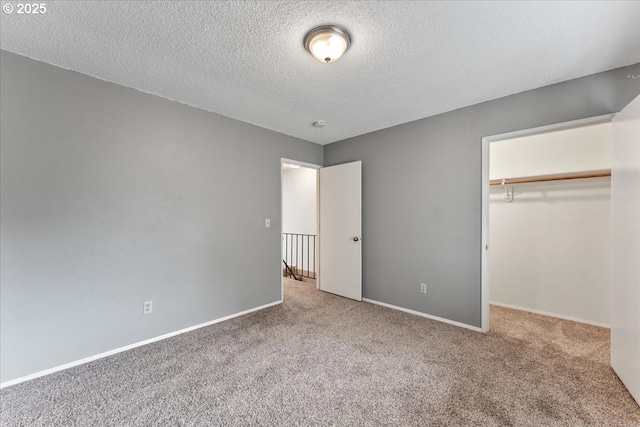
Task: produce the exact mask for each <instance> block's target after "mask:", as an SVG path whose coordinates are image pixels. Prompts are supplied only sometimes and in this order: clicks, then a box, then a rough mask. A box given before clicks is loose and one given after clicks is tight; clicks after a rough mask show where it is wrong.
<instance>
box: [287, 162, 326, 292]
mask: <svg viewBox="0 0 640 427" xmlns="http://www.w3.org/2000/svg"><path fill="white" fill-rule="evenodd" d="M319 169H320V166H318V165H313V164H309V163H304V162H299V161H295V160H289V159H282V161H281V203H282V218H281V231H280V232H281V246H282V249H281V254H282V256H281V258H282V261H281V271H282V274H281V276H282V279H281V282H282V283H283V282H284V280H285V278H289V279H293V280H296V281H300V282H305V283H307V284H309V285H310V286H315V287H316V288H319V274H318V272H319V266H320V265H319V264H320V263H319V261H320V260H319V259H318V258H319V257H318V248H319V244H320V239H319V236H318V231H319V220H318V199H319V197H318V170H319ZM281 289H282V298H283V300H284V285H283V284H282V285H281Z"/></svg>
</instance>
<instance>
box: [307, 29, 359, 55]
mask: <svg viewBox="0 0 640 427" xmlns="http://www.w3.org/2000/svg"><path fill="white" fill-rule="evenodd" d="M349 46H351V35H350V34H349V32H348V31H347V30H345V29H344V28H342V27H339V26H337V25H321V26H319V27H316V28H314V29H312V30H311V31H309V32H308V33H307V34H306V35H305V36H304V48H305V49H306V50H307V52H309V53H310V54H311V55H313V57H314V58H316V59H317V60H318V61H320V62H325V63H327V64H330V63H332V62H335V61H337V60H338V59H340V58H341V57H342V55H343V54H344V53H345V52H346V51H347V49H349Z"/></svg>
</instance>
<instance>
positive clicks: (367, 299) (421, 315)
mask: <svg viewBox="0 0 640 427" xmlns="http://www.w3.org/2000/svg"><path fill="white" fill-rule="evenodd" d="M362 301H364V302H369V303H371V304H376V305H381V306H383V307H387V308H392V309H394V310H398V311H404V312H405V313H409V314H415V315H416V316H420V317H426V318H427V319H431V320H436V321H438V322H442V323H448V324H450V325H454V326H458V327H460V328H465V329H471V330H472V331H476V332H482V330H481V329H480V328H478V327H476V326H471V325H467V324H466V323H460V322H456V321H455V320H449V319H445V318H444V317H438V316H432V315H431V314H426V313H421V312H419V311H415V310H410V309H408V308H403V307H398V306H396V305H391V304H387V303H386V302H380V301H376V300H372V299H369V298H362Z"/></svg>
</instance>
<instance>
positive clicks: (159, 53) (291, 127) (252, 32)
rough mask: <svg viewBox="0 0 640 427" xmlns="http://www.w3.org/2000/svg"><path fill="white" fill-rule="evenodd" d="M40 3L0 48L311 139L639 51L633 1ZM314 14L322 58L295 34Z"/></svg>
mask: <svg viewBox="0 0 640 427" xmlns="http://www.w3.org/2000/svg"><path fill="white" fill-rule="evenodd" d="M5 3H7V2H6V1H3V4H5ZM8 3H11V2H8ZM38 3H40V2H38ZM45 3H46V5H47V11H46V13H45V14H41V15H24V14H23V15H19V14H17V13H16V10H15V9H14V11H13V13H11V14H6V13H2V14H1V15H2V17H1V18H0V19H1V24H2V25H1V27H2V28H1V38H0V41H1V47H2V49H5V50H7V51H10V52H15V53H18V54H21V55H25V56H28V57H31V58H35V59H38V60H41V61H45V62H48V63H51V64H55V65H58V66H61V67H64V68H68V69H71V70H75V71H78V72H80V73H84V74H88V75H90V76H95V77H98V78H100V79H104V80H108V81H111V82H115V83H118V84H121V85H124V86H129V87H132V88H135V89H138V90H140V91H143V92H148V93H152V94H156V95H159V96H162V97H165V98H169V99H172V100H176V101H179V102H183V103H185V104H189V105H192V106H195V107H200V108H203V109H205V110H208V111H212V112H215V113H219V114H222V115H224V116H228V117H233V118H235V119H238V120H242V121H245V122H249V123H253V124H256V125H258V126H262V127H265V128H269V129H273V130H276V131H279V132H282V133H285V134H288V135H292V136H296V137H299V138H302V139H306V140H308V141H313V142H317V143H320V144H326V143H330V142H333V141H338V140H341V139H344V138H348V137H351V136H356V135H360V134H363V133H367V132H371V131H374V130H378V129H383V128H386V127H390V126H394V125H397V124H401V123H406V122H409V121H412V120H416V119H420V118H423V117H428V116H431V115H434V114H438V113H442V112H445V111H450V110H453V109H456V108H460V107H463V106H467V105H472V104H476V103H478V102H482V101H486V100H490V99H495V98H498V97H501V96H505V95H509V94H513V93H517V92H522V91H525V90H529V89H533V88H536V87H540V86H545V85H548V84H552V83H557V82H560V81H564V80H569V79H573V78H577V77H581V76H585V75H589V74H593V73H597V72H600V71H604V70H608V69H612V68H617V67H620V66H624V65H629V64H633V63H636V62H640V2H638V1H622V2H616V1H603V2H596V1H572V2H548V1H545V2H498V1H491V2H480V1H471V2H463V1H457V2H418V1H413V2H394V1H389V2H387V1H376V2H363V1H357V2H347V1H331V2H311V1H297V2H281V1H240V2H235V1H233V2H231V1H223V2H205V1H201V2H187V1H175V2H168V1H167V2H162V1H136V2H133V1H126V2H125V1H123V2H119V1H104V2H91V1H76V2H61V1H55V2H54V1H47V2H45ZM327 23H334V24H340V25H342V26H344V27H345V28H347V29H348V30H349V31H350V32H351V35H352V38H353V43H352V46H351V49H350V50H349V51H348V52H347V53H346V54H345V56H344V57H343V58H342V59H341V60H339V61H338V62H336V63H334V64H322V63H320V62H318V61H316V60H315V59H313V58H312V57H311V56H310V55H309V54H308V53H307V52H306V51H305V50H304V47H303V46H302V38H303V36H304V34H305V33H306V32H307V31H308V30H310V29H311V28H313V27H314V26H316V25H319V24H327ZM319 119H322V120H325V121H326V122H327V126H326V127H324V128H315V127H313V126H311V123H312V122H314V121H315V120H319Z"/></svg>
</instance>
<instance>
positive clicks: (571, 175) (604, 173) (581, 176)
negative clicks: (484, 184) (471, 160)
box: [491, 169, 611, 185]
mask: <svg viewBox="0 0 640 427" xmlns="http://www.w3.org/2000/svg"><path fill="white" fill-rule="evenodd" d="M608 176H611V169H606V170H599V171H591V172H581V173H564V174H556V175H541V176H529V177H523V178H509V179H492V180H491V185H506V184H526V183H529V182H547V181H564V180H568V179H585V178H604V177H608Z"/></svg>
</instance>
